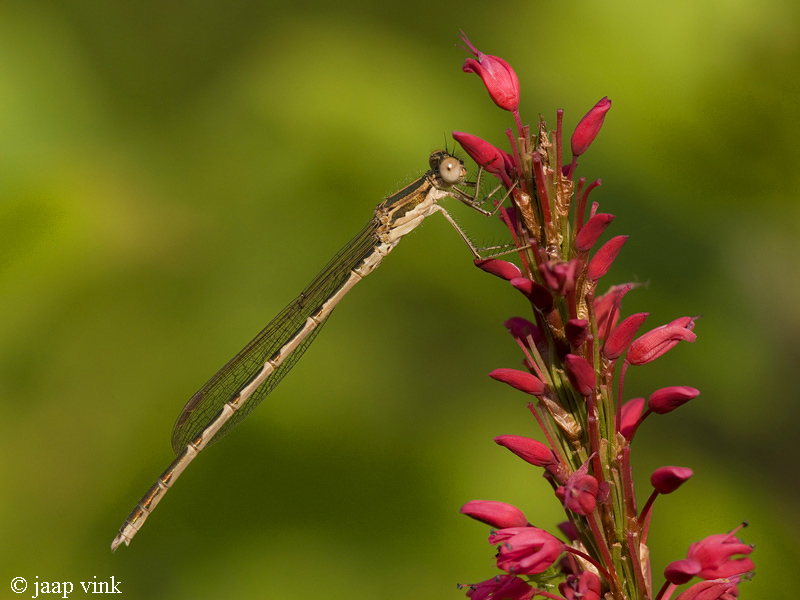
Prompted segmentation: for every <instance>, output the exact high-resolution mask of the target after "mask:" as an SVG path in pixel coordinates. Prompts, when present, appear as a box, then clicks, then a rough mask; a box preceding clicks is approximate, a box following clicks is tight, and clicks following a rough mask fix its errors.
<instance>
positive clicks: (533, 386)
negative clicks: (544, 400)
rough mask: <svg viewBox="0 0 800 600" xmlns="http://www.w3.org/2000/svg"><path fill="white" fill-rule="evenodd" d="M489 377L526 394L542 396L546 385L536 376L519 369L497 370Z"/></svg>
mask: <svg viewBox="0 0 800 600" xmlns="http://www.w3.org/2000/svg"><path fill="white" fill-rule="evenodd" d="M489 377H491V378H492V379H494V380H495V381H501V382H503V383H507V384H508V385H510V386H511V387H513V388H516V389H518V390H519V391H521V392H525V393H526V394H531V395H533V396H541V395H542V393H543V392H544V384H543V383H542V381H541V380H540V379H539V378H538V377H536V376H535V375H531V374H530V373H526V372H525V371H519V370H517V369H495V370H494V371H492V372H491V373H489Z"/></svg>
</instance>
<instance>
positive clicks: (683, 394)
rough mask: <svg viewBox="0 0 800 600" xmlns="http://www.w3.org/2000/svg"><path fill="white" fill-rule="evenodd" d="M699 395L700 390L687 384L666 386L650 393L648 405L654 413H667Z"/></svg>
mask: <svg viewBox="0 0 800 600" xmlns="http://www.w3.org/2000/svg"><path fill="white" fill-rule="evenodd" d="M698 395H700V390H697V389H695V388H693V387H689V386H686V385H675V386H672V387H665V388H661V389H660V390H656V391H655V392H653V393H652V394H650V398H649V399H648V401H647V406H648V407H649V408H650V410H652V411H653V412H654V413H657V414H659V415H665V414H667V413H668V412H671V411H673V410H675V409H676V408H678V407H679V406H680V405H681V404H685V403H686V402H688V401H689V400H691V399H692V398H697V396H698Z"/></svg>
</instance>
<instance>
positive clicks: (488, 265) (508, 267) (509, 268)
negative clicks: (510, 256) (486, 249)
mask: <svg viewBox="0 0 800 600" xmlns="http://www.w3.org/2000/svg"><path fill="white" fill-rule="evenodd" d="M475 266H476V267H478V268H479V269H482V270H484V271H486V272H487V273H491V274H492V275H497V276H498V277H500V278H501V279H505V280H507V281H511V280H512V279H515V278H517V277H522V271H520V270H519V267H518V266H517V265H515V264H514V263H510V262H508V261H505V260H499V259H497V258H479V259H476V260H475Z"/></svg>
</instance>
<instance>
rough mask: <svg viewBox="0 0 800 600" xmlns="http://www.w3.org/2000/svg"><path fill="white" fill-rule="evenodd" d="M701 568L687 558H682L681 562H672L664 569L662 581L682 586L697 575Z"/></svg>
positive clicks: (694, 561)
mask: <svg viewBox="0 0 800 600" xmlns="http://www.w3.org/2000/svg"><path fill="white" fill-rule="evenodd" d="M701 569H702V567H701V566H700V563H699V562H697V561H696V560H691V559H689V558H682V559H681V560H675V561H672V562H671V563H669V564H668V565H667V567H666V568H665V569H664V579H666V580H667V581H669V582H670V583H674V584H675V585H683V584H684V583H687V582H689V581H691V579H692V578H693V577H694V576H695V575H697V574H698V573H699V572H700V570H701Z"/></svg>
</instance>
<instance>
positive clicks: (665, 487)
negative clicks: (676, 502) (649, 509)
mask: <svg viewBox="0 0 800 600" xmlns="http://www.w3.org/2000/svg"><path fill="white" fill-rule="evenodd" d="M692 475H694V471H692V470H691V469H689V468H686V467H661V468H658V469H656V470H655V471H653V474H652V475H651V476H650V483H651V484H652V486H653V487H654V488H655V490H656V491H657V492H658V493H659V494H671V493H672V492H674V491H675V490H677V489H678V488H679V487H681V486H682V485H683V484H684V482H686V481H687V480H688V479H689V478H690V477H691V476H692Z"/></svg>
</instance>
